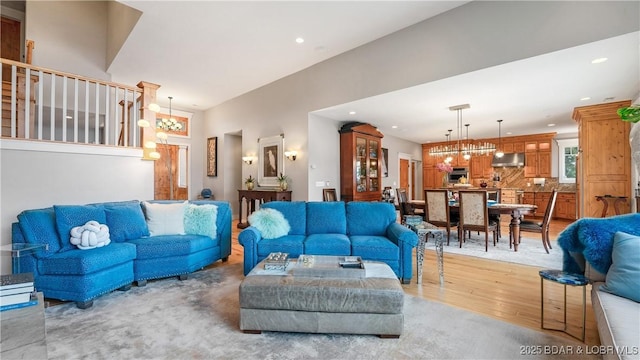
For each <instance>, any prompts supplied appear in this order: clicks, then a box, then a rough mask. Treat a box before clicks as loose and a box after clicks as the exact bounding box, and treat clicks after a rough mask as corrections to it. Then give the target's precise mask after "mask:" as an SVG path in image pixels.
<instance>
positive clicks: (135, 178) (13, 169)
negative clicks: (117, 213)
mask: <svg viewBox="0 0 640 360" xmlns="http://www.w3.org/2000/svg"><path fill="white" fill-rule="evenodd" d="M77 152H83V153H85V154H78V153H77ZM86 152H92V154H86ZM141 157H142V150H125V149H115V148H109V149H103V148H102V147H96V146H87V145H85V146H82V145H69V144H42V143H40V144H38V143H36V142H28V141H12V140H0V162H1V164H2V166H1V167H0V237H1V239H2V240H1V244H2V245H5V244H9V243H11V223H13V222H15V221H17V218H16V217H17V216H18V214H19V213H20V212H22V211H23V210H27V209H38V208H44V207H50V206H52V205H62V204H86V203H93V202H102V201H118V200H131V199H139V200H140V199H152V198H153V162H150V161H143V160H141ZM150 184H151V186H149V185H150ZM1 260H2V265H1V267H0V272H1V273H2V274H6V273H10V272H11V261H10V257H8V256H5V255H4V254H3V256H2V258H1Z"/></svg>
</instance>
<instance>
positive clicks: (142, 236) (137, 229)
mask: <svg viewBox="0 0 640 360" xmlns="http://www.w3.org/2000/svg"><path fill="white" fill-rule="evenodd" d="M148 204H155V205H147V206H149V207H153V208H156V209H158V208H160V209H161V208H163V207H162V206H158V205H159V204H165V205H171V204H174V205H173V206H174V207H175V206H180V205H184V208H185V209H189V210H190V211H191V212H190V214H195V215H193V216H191V217H187V216H186V215H183V216H184V218H181V219H177V220H176V219H173V220H176V221H177V222H176V221H174V223H176V224H179V223H180V222H182V223H183V224H184V229H185V231H183V232H184V234H180V233H173V234H171V233H170V230H167V231H165V233H166V234H163V232H162V231H157V230H156V234H157V235H154V234H153V233H150V229H151V227H150V226H148V224H147V222H148V221H149V209H146V208H145V202H140V201H137V200H133V201H121V202H109V203H98V204H89V205H60V206H58V205H56V206H53V207H49V208H44V209H34V210H25V211H23V212H21V213H20V214H19V215H18V222H15V223H13V224H12V241H13V243H32V244H43V243H44V244H47V246H48V250H46V251H45V250H40V251H37V252H35V253H34V254H30V255H28V256H22V257H20V258H16V259H15V260H17V261H20V268H21V271H22V272H33V275H34V282H35V287H36V289H37V290H38V291H41V292H43V293H44V296H45V297H47V298H53V299H60V300H66V301H75V302H76V304H77V306H78V307H80V308H87V307H90V306H91V305H92V304H93V299H95V298H96V297H98V296H100V295H102V294H105V293H108V292H111V291H113V290H116V289H120V290H127V289H129V288H130V287H131V284H132V283H133V282H134V281H135V282H137V284H138V286H144V285H145V284H146V281H147V280H149V279H157V278H164V277H169V276H178V277H179V278H180V279H181V280H182V279H186V277H187V275H188V274H189V273H191V272H193V271H196V270H198V269H201V268H203V267H205V266H207V265H209V264H211V263H213V262H215V261H217V260H222V261H226V260H227V259H228V256H229V255H230V254H231V209H230V206H229V203H228V202H224V201H207V200H202V201H191V202H190V203H189V204H184V201H151V202H149V203H148ZM195 205H197V207H196V206H195ZM203 205H208V206H203ZM210 205H215V206H210ZM205 210H206V211H205ZM184 211H185V213H186V211H187V210H184ZM157 213H158V211H157V210H156V214H157ZM160 215H163V213H161V212H160ZM168 216H169V215H166V218H165V217H161V218H160V222H159V223H160V226H165V225H167V224H170V223H171V221H169V220H171V219H169V218H168ZM174 217H176V218H177V216H174ZM188 219H189V224H190V227H189V229H190V230H192V231H191V232H187V231H186V229H187V222H188V221H187V220H188ZM88 220H95V221H97V222H98V223H101V224H102V223H104V224H105V225H107V226H108V228H109V232H110V243H108V244H107V245H105V246H102V247H96V248H92V249H88V250H82V249H79V248H78V246H76V245H74V244H72V243H71V242H70V236H69V235H68V234H69V233H70V229H71V228H72V227H76V226H80V225H83V224H85V222H87V221H88ZM214 224H215V227H214ZM194 229H195V230H194ZM163 230H164V229H163ZM151 232H153V231H151Z"/></svg>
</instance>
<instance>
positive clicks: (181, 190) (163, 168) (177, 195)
mask: <svg viewBox="0 0 640 360" xmlns="http://www.w3.org/2000/svg"><path fill="white" fill-rule="evenodd" d="M178 150H179V146H178V145H171V144H169V145H164V144H158V148H157V151H158V152H159V153H160V159H159V160H156V162H155V165H154V179H155V180H154V183H155V184H154V196H153V198H154V199H155V200H167V199H169V198H170V195H169V194H170V191H169V189H170V188H169V186H170V182H169V170H168V169H169V168H171V173H172V177H173V179H172V180H173V198H174V199H175V200H187V199H188V197H189V195H188V194H189V188H188V186H187V185H186V183H185V186H184V187H180V186H178V185H179V184H178V176H179V166H180V164H179V160H178ZM185 151H186V150H185ZM167 154H168V155H169V157H168V158H169V159H170V160H171V161H170V163H167ZM184 166H187V164H184Z"/></svg>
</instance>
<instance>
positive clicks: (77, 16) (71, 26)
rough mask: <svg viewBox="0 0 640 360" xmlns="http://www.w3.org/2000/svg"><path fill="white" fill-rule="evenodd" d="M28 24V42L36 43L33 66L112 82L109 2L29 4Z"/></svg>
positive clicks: (44, 2) (37, 2)
mask: <svg viewBox="0 0 640 360" xmlns="http://www.w3.org/2000/svg"><path fill="white" fill-rule="evenodd" d="M26 24H27V28H26V38H27V39H29V40H34V42H35V50H34V51H33V65H36V66H42V67H46V68H50V69H54V70H59V71H64V72H69V73H72V74H78V75H83V76H87V77H91V78H95V79H100V80H107V81H109V80H111V75H109V74H108V73H107V72H106V58H107V1H28V2H27V6H26ZM134 85H135V84H134Z"/></svg>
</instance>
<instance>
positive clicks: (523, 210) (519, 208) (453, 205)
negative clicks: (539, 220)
mask: <svg viewBox="0 0 640 360" xmlns="http://www.w3.org/2000/svg"><path fill="white" fill-rule="evenodd" d="M409 204H410V205H411V206H412V207H414V208H416V209H423V210H424V208H425V204H424V200H409ZM537 208H538V206H537V205H533V204H503V203H496V202H493V201H490V202H488V203H487V210H488V213H489V215H511V222H510V223H509V230H510V233H511V234H512V235H513V251H518V244H519V243H520V221H521V219H522V217H523V216H524V215H532V214H533V213H535V211H536V209H537ZM459 209H460V205H459V203H458V202H457V201H450V202H449V211H451V212H452V213H458V212H459ZM510 241H511V240H510ZM509 246H511V242H510V243H509Z"/></svg>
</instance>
